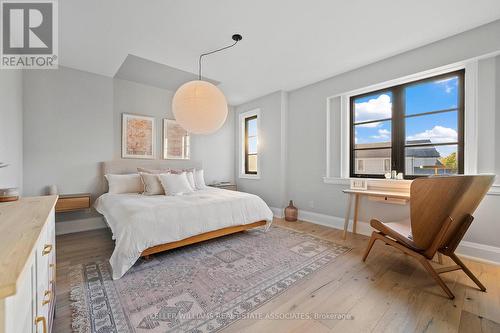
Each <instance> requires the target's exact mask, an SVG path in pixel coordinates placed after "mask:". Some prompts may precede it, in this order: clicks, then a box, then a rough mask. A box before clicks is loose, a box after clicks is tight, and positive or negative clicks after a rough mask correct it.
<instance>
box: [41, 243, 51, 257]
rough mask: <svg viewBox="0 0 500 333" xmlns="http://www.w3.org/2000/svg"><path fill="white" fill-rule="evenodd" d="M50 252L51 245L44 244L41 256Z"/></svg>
mask: <svg viewBox="0 0 500 333" xmlns="http://www.w3.org/2000/svg"><path fill="white" fill-rule="evenodd" d="M51 251H52V244H45V246H44V247H43V250H42V256H46V255H47V254H49V253H50V252H51Z"/></svg>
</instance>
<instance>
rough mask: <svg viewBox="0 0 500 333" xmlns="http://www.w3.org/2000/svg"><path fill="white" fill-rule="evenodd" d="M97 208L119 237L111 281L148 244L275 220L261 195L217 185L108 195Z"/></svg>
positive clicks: (136, 257)
mask: <svg viewBox="0 0 500 333" xmlns="http://www.w3.org/2000/svg"><path fill="white" fill-rule="evenodd" d="M94 206H95V208H96V210H97V211H98V212H99V213H101V214H102V215H104V217H105V218H106V222H107V223H108V225H109V227H110V228H111V231H112V232H113V239H115V240H116V245H115V249H114V251H113V254H112V255H111V258H110V259H109V261H110V264H111V267H112V268H113V279H119V278H120V277H122V276H123V275H124V274H125V273H126V272H127V270H128V269H129V268H130V267H132V265H133V264H134V263H135V262H136V260H137V259H139V256H140V254H141V253H142V251H144V250H145V249H147V248H148V247H152V246H155V245H159V244H164V243H169V242H174V241H178V240H181V239H184V238H188V237H191V236H194V235H198V234H201V233H204V232H209V231H213V230H217V229H221V228H225V227H230V226H236V225H242V224H249V223H253V222H256V221H261V220H266V221H267V222H268V223H267V225H266V227H269V225H270V224H271V222H272V219H273V213H272V212H271V210H270V209H269V207H268V206H267V205H266V203H265V202H264V201H263V200H262V199H261V198H259V197H258V196H256V195H253V194H248V193H243V192H236V191H228V190H222V189H217V188H209V189H206V190H200V191H195V192H193V193H190V194H187V195H181V196H165V195H156V196H145V195H141V194H110V193H106V194H103V195H102V196H100V197H99V198H98V199H97V200H96V202H95V204H94Z"/></svg>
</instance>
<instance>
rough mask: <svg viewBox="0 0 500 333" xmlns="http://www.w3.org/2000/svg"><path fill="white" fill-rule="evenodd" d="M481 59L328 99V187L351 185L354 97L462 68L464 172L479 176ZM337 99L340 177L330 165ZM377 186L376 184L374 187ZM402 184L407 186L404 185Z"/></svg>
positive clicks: (380, 182) (379, 181)
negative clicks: (463, 85)
mask: <svg viewBox="0 0 500 333" xmlns="http://www.w3.org/2000/svg"><path fill="white" fill-rule="evenodd" d="M478 59H479V58H477V59H472V60H468V61H464V62H459V63H456V64H452V65H448V66H443V67H440V68H436V69H432V70H428V71H424V72H421V73H417V74H413V75H408V76H405V77H402V78H399V79H394V80H390V81H386V82H383V83H379V84H375V85H371V86H368V87H364V88H361V89H356V90H352V91H349V92H345V93H342V94H337V95H333V96H330V97H328V98H327V100H326V175H325V177H323V181H324V183H326V184H335V185H348V184H349V183H350V181H349V179H350V178H349V176H350V172H349V160H350V158H349V156H350V151H349V149H350V147H349V144H350V130H351V129H350V122H349V112H350V110H349V107H350V106H349V100H350V98H351V96H356V95H360V94H364V93H369V92H371V91H376V90H381V89H385V88H389V87H392V86H396V85H400V84H404V83H408V82H412V81H417V80H421V79H426V78H429V77H432V76H436V75H440V74H445V73H448V72H453V71H457V70H461V69H465V71H466V74H465V127H464V131H465V133H464V141H465V143H464V173H465V174H476V173H477V159H478V138H477V130H478V129H477V103H478V97H477V94H478V88H477V85H478ZM335 98H340V104H341V105H340V110H341V111H340V112H341V116H340V118H341V124H340V145H341V146H340V175H332V174H330V164H331V154H330V151H331V146H330V142H331V141H330V137H331V133H330V132H331V129H330V123H331V112H333V111H332V105H331V104H332V100H333V99H335ZM398 182H401V183H400V184H401V185H402V186H404V187H406V186H408V184H409V183H411V180H404V181H401V180H399V181H398ZM370 183H372V184H373V185H374V186H379V187H380V186H383V183H386V185H387V187H391V188H394V187H400V186H398V185H397V184H396V183H395V181H388V180H384V179H369V182H368V185H369V186H370ZM374 183H376V185H375V184H374ZM403 183H406V184H404V185H403Z"/></svg>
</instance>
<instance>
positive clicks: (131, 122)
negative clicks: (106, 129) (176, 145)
mask: <svg viewBox="0 0 500 333" xmlns="http://www.w3.org/2000/svg"><path fill="white" fill-rule="evenodd" d="M155 132H156V131H155V118H154V117H148V116H139V115H135V114H126V113H123V114H122V158H146V159H154V158H155Z"/></svg>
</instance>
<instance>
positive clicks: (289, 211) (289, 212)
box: [285, 200, 299, 222]
mask: <svg viewBox="0 0 500 333" xmlns="http://www.w3.org/2000/svg"><path fill="white" fill-rule="evenodd" d="M298 212H299V211H298V209H297V207H295V206H294V205H293V201H292V200H290V203H289V204H288V207H286V208H285V221H288V222H295V221H297V215H298Z"/></svg>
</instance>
